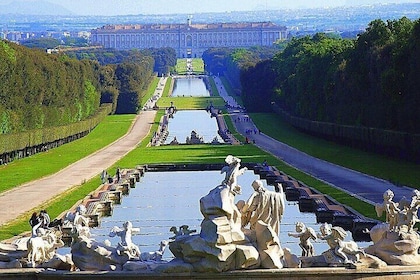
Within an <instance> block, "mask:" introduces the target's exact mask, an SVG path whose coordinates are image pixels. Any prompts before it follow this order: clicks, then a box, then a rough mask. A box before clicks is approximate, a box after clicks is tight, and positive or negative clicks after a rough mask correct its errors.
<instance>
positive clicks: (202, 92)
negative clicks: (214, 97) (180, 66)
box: [172, 77, 210, 96]
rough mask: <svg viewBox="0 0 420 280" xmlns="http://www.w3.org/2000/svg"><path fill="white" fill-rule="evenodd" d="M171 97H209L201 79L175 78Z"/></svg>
mask: <svg viewBox="0 0 420 280" xmlns="http://www.w3.org/2000/svg"><path fill="white" fill-rule="evenodd" d="M172 96H210V92H209V91H208V89H207V88H206V84H205V83H204V81H203V79H202V78H199V77H186V78H175V81H174V89H173V91H172Z"/></svg>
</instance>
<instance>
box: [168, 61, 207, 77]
mask: <svg viewBox="0 0 420 280" xmlns="http://www.w3.org/2000/svg"><path fill="white" fill-rule="evenodd" d="M191 64H192V67H193V73H196V74H202V73H204V62H203V60H202V59H201V58H192V63H191ZM175 71H176V73H177V74H179V75H184V74H186V73H187V59H186V58H179V59H177V63H176V66H175Z"/></svg>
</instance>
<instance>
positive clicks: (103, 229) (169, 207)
mask: <svg viewBox="0 0 420 280" xmlns="http://www.w3.org/2000/svg"><path fill="white" fill-rule="evenodd" d="M223 178H224V176H223V175H222V174H221V173H220V171H194V172H192V171H176V172H175V171H173V172H146V174H145V176H144V177H142V178H141V181H140V182H139V183H137V184H136V187H135V188H133V189H131V190H130V194H129V195H128V196H124V198H123V200H122V203H121V204H120V205H115V208H114V211H113V215H112V216H111V217H104V218H102V221H101V224H100V226H99V227H97V228H93V229H92V230H91V232H92V235H93V236H92V238H95V239H96V240H98V241H104V240H106V239H108V240H110V241H111V243H112V245H113V246H116V245H117V243H118V242H119V241H120V240H119V238H116V237H114V238H110V237H108V233H109V232H110V230H111V229H112V227H114V226H119V227H122V224H123V223H124V221H127V220H130V221H132V223H133V226H134V227H139V228H140V233H139V234H137V235H134V236H133V242H134V243H135V244H137V245H138V246H139V248H140V250H141V251H142V252H149V251H155V250H157V249H158V247H159V245H158V244H159V242H160V241H161V240H164V239H169V237H171V236H173V234H172V233H171V232H169V229H170V228H171V227H172V226H177V227H179V226H181V225H184V224H186V225H189V226H190V229H195V230H197V233H199V232H200V224H201V221H202V219H203V216H202V215H201V212H200V205H199V204H200V203H199V200H200V198H201V197H203V196H205V195H207V194H208V193H209V191H210V190H211V189H213V188H214V187H215V186H217V185H219V184H220V182H221V181H222V180H223ZM255 179H259V176H258V175H255V174H254V173H253V172H252V171H247V172H245V174H244V175H242V176H239V177H238V183H239V184H240V185H241V186H242V194H241V195H237V196H236V202H237V201H238V200H240V199H242V200H245V201H246V200H247V199H248V198H249V196H250V195H251V193H252V191H253V189H252V187H251V183H252V181H253V180H255ZM263 182H264V185H265V186H266V182H265V180H263ZM267 189H269V190H272V189H273V187H272V186H267ZM297 221H301V222H303V223H305V224H306V225H307V226H310V227H312V228H313V229H315V231H316V232H319V226H320V225H319V224H317V223H316V217H315V214H313V213H300V212H299V208H298V204H297V202H286V210H285V214H284V216H283V219H282V222H281V228H280V241H281V242H282V247H287V248H290V249H291V251H292V253H294V254H296V255H298V256H300V254H301V249H300V247H299V245H298V243H299V240H298V239H297V238H293V237H289V236H288V235H287V233H288V232H294V231H295V223H296V222H297ZM348 235H349V236H351V234H350V233H349V234H348ZM313 244H314V247H315V253H316V254H317V255H318V254H321V253H322V252H324V251H326V250H327V249H328V246H327V245H326V243H325V242H324V241H317V242H313ZM358 244H359V246H361V247H366V244H367V243H362V242H361V243H358ZM171 258H173V255H172V253H171V252H170V251H169V250H166V251H165V254H164V259H167V260H169V259H171Z"/></svg>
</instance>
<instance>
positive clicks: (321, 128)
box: [272, 105, 420, 161]
mask: <svg viewBox="0 0 420 280" xmlns="http://www.w3.org/2000/svg"><path fill="white" fill-rule="evenodd" d="M272 108H273V111H274V112H276V113H277V114H279V115H281V116H282V117H283V118H284V119H285V120H286V121H287V122H288V123H289V124H291V125H292V126H294V127H296V128H298V129H301V130H303V131H305V132H307V133H310V134H314V135H317V136H321V137H323V138H327V139H329V140H333V141H337V142H341V143H344V144H350V145H351V146H355V147H359V148H364V149H369V150H372V151H376V152H380V153H385V154H388V155H392V156H398V157H402V158H405V159H409V160H414V161H419V160H420V134H410V133H406V132H400V131H391V130H385V129H378V128H372V127H361V126H351V125H340V124H335V123H328V122H320V121H312V120H308V119H304V118H298V117H294V116H291V115H290V114H289V113H287V112H285V111H284V110H282V109H281V108H279V107H278V106H276V105H273V106H272Z"/></svg>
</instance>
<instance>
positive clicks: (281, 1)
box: [0, 0, 420, 16]
mask: <svg viewBox="0 0 420 280" xmlns="http://www.w3.org/2000/svg"><path fill="white" fill-rule="evenodd" d="M15 1H18V0H15ZM19 1H25V0H19ZM26 1H32V2H37V1H49V2H51V3H55V4H59V5H61V6H63V7H64V8H66V9H68V10H70V11H72V12H73V13H75V14H77V15H107V16H113V15H129V14H134V15H136V14H174V13H185V14H194V13H200V12H230V11H252V10H256V9H284V8H292V9H294V8H315V7H337V6H343V5H353V6H354V5H361V4H373V3H385V2H391V3H402V2H416V3H418V2H420V0H388V1H387V0H385V1H384V0H382V1H379V0H100V1H93V0H26ZM8 2H12V0H0V4H7V3H8Z"/></svg>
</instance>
